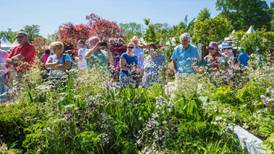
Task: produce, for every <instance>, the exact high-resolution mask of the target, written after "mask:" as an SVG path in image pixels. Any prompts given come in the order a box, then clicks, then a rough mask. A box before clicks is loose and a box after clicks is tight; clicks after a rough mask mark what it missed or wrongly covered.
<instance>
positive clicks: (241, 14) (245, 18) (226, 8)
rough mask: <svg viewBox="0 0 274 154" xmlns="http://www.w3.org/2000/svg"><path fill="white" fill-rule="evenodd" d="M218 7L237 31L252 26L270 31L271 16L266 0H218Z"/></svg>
mask: <svg viewBox="0 0 274 154" xmlns="http://www.w3.org/2000/svg"><path fill="white" fill-rule="evenodd" d="M216 7H217V9H218V10H220V11H221V16H224V17H226V18H227V19H228V20H229V21H231V22H232V25H233V27H234V29H236V30H247V29H248V27H249V26H251V25H254V27H255V28H266V29H268V30H269V29H270V20H271V14H270V13H269V6H268V5H267V2H266V1H265V0H248V1H246V0H238V1H231V0H217V2H216Z"/></svg>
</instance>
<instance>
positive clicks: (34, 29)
mask: <svg viewBox="0 0 274 154" xmlns="http://www.w3.org/2000/svg"><path fill="white" fill-rule="evenodd" d="M21 31H23V32H26V33H28V35H29V40H30V42H32V41H33V40H34V38H35V37H37V36H39V33H40V26H38V25H26V26H24V27H23V29H21Z"/></svg>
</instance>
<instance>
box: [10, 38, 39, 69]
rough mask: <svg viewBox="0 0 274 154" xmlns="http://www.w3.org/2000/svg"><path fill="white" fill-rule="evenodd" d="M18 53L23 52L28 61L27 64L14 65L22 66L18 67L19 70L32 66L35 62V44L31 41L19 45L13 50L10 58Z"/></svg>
mask: <svg viewBox="0 0 274 154" xmlns="http://www.w3.org/2000/svg"><path fill="white" fill-rule="evenodd" d="M18 54H21V55H22V56H23V57H24V58H25V61H24V62H26V63H27V64H22V65H18V64H16V65H14V67H18V66H19V67H21V68H17V70H18V71H23V70H21V69H24V68H26V69H28V68H30V67H31V65H32V64H33V63H34V61H35V56H36V51H35V48H34V46H33V45H31V44H29V43H26V44H24V45H23V46H17V47H15V48H13V49H12V50H11V53H10V55H9V58H12V57H14V56H16V55H18ZM24 62H23V63H24ZM26 65H28V66H26Z"/></svg>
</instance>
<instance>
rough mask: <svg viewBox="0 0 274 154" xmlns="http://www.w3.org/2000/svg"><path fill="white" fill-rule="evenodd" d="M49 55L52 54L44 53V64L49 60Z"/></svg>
mask: <svg viewBox="0 0 274 154" xmlns="http://www.w3.org/2000/svg"><path fill="white" fill-rule="evenodd" d="M49 56H50V54H43V56H42V58H41V60H42V62H43V63H44V64H46V62H47V60H48V58H49Z"/></svg>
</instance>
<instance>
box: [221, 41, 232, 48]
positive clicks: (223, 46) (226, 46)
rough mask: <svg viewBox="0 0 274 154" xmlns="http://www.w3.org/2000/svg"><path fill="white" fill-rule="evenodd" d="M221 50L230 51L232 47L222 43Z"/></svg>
mask: <svg viewBox="0 0 274 154" xmlns="http://www.w3.org/2000/svg"><path fill="white" fill-rule="evenodd" d="M222 49H232V46H231V45H230V44H229V43H226V42H224V43H222Z"/></svg>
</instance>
